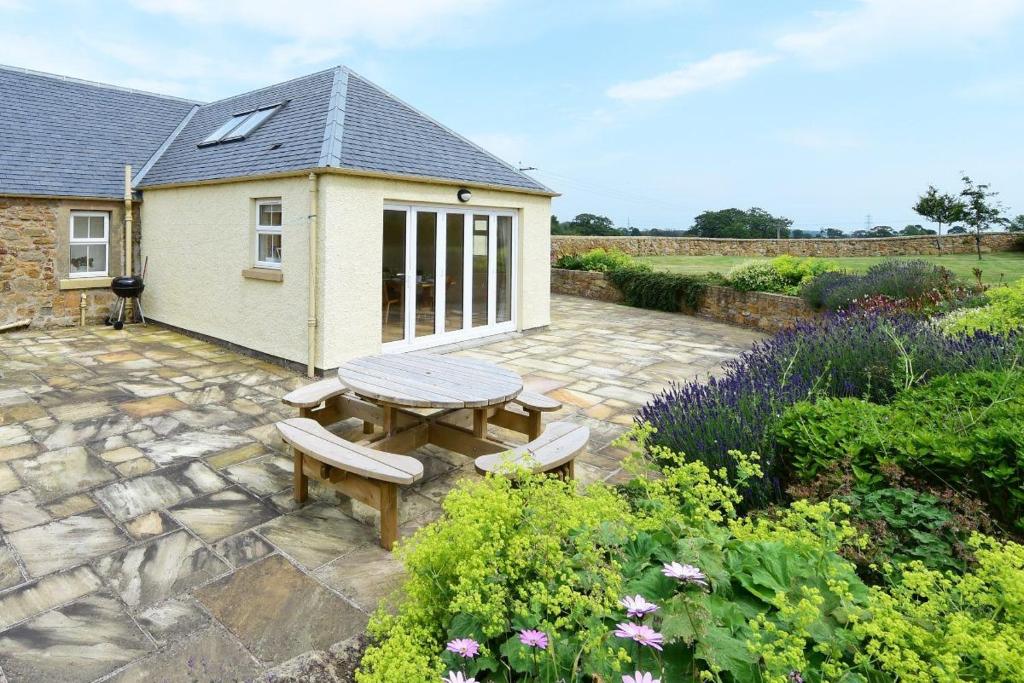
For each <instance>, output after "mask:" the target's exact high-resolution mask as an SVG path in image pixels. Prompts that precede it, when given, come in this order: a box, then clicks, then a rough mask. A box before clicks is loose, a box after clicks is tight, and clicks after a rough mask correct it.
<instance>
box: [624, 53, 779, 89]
mask: <svg viewBox="0 0 1024 683" xmlns="http://www.w3.org/2000/svg"><path fill="white" fill-rule="evenodd" d="M776 59H777V57H775V56H774V55H768V54H762V53H758V52H754V51H752V50H733V51H730V52H719V53H718V54H715V55H712V56H710V57H708V58H707V59H703V60H701V61H699V62H692V63H690V64H687V65H685V66H683V67H682V68H679V69H676V70H675V71H670V72H668V73H664V74H660V75H658V76H654V77H652V78H645V79H643V80H639V81H631V82H627V83H619V84H618V85H613V86H612V87H611V88H609V89H608V91H607V94H608V96H609V97H612V98H614V99H617V100H627V101H639V100H667V99H670V98H673V97H678V96H680V95H686V94H688V93H691V92H696V91H698V90H705V89H707V88H713V87H715V86H719V85H723V84H725V83H731V82H733V81H738V80H740V79H743V78H745V77H746V76H748V75H750V74H751V73H753V72H754V71H756V70H757V69H759V68H761V67H763V66H765V65H767V64H771V63H772V62H774V61H775V60H776Z"/></svg>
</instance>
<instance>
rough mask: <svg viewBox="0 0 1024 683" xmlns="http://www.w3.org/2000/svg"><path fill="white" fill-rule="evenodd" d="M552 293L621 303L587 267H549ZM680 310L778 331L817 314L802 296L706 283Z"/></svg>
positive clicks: (604, 278) (605, 281)
mask: <svg viewBox="0 0 1024 683" xmlns="http://www.w3.org/2000/svg"><path fill="white" fill-rule="evenodd" d="M551 292H552V294H568V295H570V296H580V297H584V298H587V299H597V300H599V301H608V302H611V303H621V302H622V293H621V292H620V291H619V290H618V289H617V288H616V287H615V285H613V284H612V283H611V280H609V279H608V277H607V276H606V275H605V274H604V273H595V272H591V271H586V270H564V269H562V268H552V269H551ZM680 313H688V314H691V315H697V316H700V317H702V318H710V319H712V320H719V321H721V322H725V323H730V324H733V325H742V326H744V327H754V328H757V329H759V330H763V331H765V332H778V331H779V330H784V329H788V328H790V327H793V326H794V325H795V324H796V323H797V322H799V321H801V320H809V319H811V318H814V317H815V316H817V315H818V314H817V313H816V312H815V311H814V310H813V309H812V308H811V307H810V306H808V305H807V304H806V303H805V302H804V300H803V299H801V298H800V297H796V296H785V295H783V294H769V293H768V292H740V291H737V290H735V289H732V288H731V287H719V286H717V285H710V286H708V288H707V290H706V291H705V292H704V295H703V296H702V297H701V299H700V303H699V304H698V305H697V307H696V309H693V310H689V309H683V308H681V309H680Z"/></svg>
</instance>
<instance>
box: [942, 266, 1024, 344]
mask: <svg viewBox="0 0 1024 683" xmlns="http://www.w3.org/2000/svg"><path fill="white" fill-rule="evenodd" d="M984 296H985V305H983V306H981V307H980V308H968V309H963V310H961V311H957V312H955V313H952V314H950V315H949V316H947V317H946V318H944V319H943V320H942V321H941V322H940V323H939V325H940V327H941V328H942V329H943V331H945V332H946V333H947V334H962V333H968V334H969V333H972V332H978V331H983V332H1010V331H1012V330H1019V329H1021V328H1022V327H1024V279H1020V280H1017V281H1016V282H1014V283H1012V284H1010V285H1008V286H1005V287H993V288H992V289H989V290H988V291H986V292H985V295H984Z"/></svg>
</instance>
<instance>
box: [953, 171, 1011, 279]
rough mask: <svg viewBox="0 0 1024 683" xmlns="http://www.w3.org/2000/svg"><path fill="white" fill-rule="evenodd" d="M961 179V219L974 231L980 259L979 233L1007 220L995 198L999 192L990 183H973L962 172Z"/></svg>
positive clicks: (975, 244)
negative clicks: (962, 186)
mask: <svg viewBox="0 0 1024 683" xmlns="http://www.w3.org/2000/svg"><path fill="white" fill-rule="evenodd" d="M961 180H962V181H963V183H964V189H963V190H961V191H960V196H961V197H963V203H964V211H963V221H964V223H966V224H967V227H968V228H969V230H970V231H971V232H973V233H974V246H975V247H976V248H977V250H978V260H979V261H980V260H981V233H983V232H986V231H988V230H991V229H992V228H994V227H995V226H997V225H1006V223H1007V220H1006V219H1005V218H1003V207H1002V205H1001V204H1000V203H999V202H998V201H996V199H995V198H996V197H997V196H998V195H999V193H998V192H994V191H993V190H992V186H991V185H989V184H988V183H980V184H975V182H974V181H973V180H971V178H970V176H968V175H967V174H964V176H963V177H962V178H961Z"/></svg>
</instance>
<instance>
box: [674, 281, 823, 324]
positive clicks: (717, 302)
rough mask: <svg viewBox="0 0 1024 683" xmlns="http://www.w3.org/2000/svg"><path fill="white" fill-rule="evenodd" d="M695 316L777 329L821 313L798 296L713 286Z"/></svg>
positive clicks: (707, 291)
mask: <svg viewBox="0 0 1024 683" xmlns="http://www.w3.org/2000/svg"><path fill="white" fill-rule="evenodd" d="M694 313H695V314H696V315H699V316H701V317H704V318H711V319H713V320H720V321H722V322H726V323H732V324H733V325H742V326H744V327H756V328H757V329H759V330H764V331H765V332H778V331H779V330H785V329H788V328H790V327H793V326H794V325H795V324H796V323H797V322H799V321H801V320H809V319H811V318H814V317H816V316H817V315H818V314H817V312H815V311H814V309H812V308H811V307H810V306H808V305H807V303H806V302H804V300H803V299H801V298H800V297H798V296H786V295H784V294H771V293H769V292H740V291H737V290H735V289H732V288H731V287H719V286H717V285H711V286H709V287H708V288H707V290H706V291H705V293H704V296H703V297H701V301H700V304H699V305H698V306H697V310H696V311H694Z"/></svg>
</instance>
